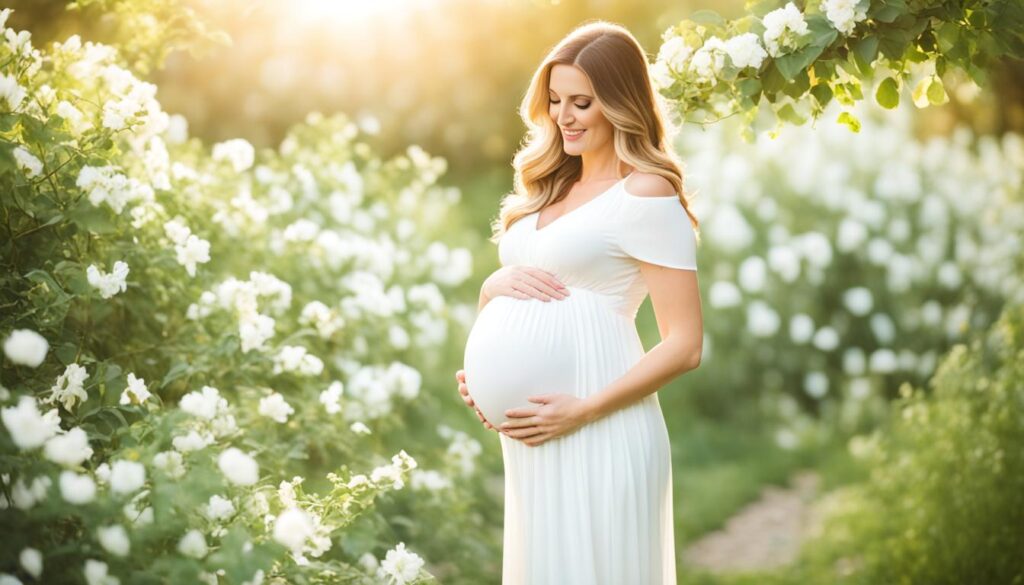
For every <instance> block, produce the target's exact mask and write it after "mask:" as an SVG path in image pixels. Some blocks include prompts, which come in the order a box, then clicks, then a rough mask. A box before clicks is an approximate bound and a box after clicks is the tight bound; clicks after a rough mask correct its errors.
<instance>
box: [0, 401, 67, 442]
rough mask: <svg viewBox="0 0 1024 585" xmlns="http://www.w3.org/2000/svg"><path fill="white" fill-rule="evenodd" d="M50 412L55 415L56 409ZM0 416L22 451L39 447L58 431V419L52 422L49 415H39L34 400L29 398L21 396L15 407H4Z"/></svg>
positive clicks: (51, 417)
mask: <svg viewBox="0 0 1024 585" xmlns="http://www.w3.org/2000/svg"><path fill="white" fill-rule="evenodd" d="M50 412H52V413H53V415H56V414H57V413H56V409H54V410H52V411H50ZM0 416H2V418H3V421H4V426H6V427H7V432H9V433H10V434H11V439H12V440H13V441H14V444H15V445H17V446H18V448H20V449H23V450H25V449H35V448H36V447H39V446H41V445H42V444H43V443H45V442H46V441H47V440H49V439H50V437H52V436H54V435H56V434H57V432H58V430H59V429H60V419H59V418H57V420H56V421H54V416H50V413H47V414H46V415H42V414H40V412H39V407H38V406H37V404H36V400H35V398H32V397H31V396H22V397H21V398H19V399H18V404H17V405H16V406H8V407H5V408H4V409H3V411H2V413H0Z"/></svg>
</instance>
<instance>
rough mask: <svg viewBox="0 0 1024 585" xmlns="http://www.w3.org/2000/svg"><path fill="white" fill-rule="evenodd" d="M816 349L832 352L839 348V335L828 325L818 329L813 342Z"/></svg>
mask: <svg viewBox="0 0 1024 585" xmlns="http://www.w3.org/2000/svg"><path fill="white" fill-rule="evenodd" d="M812 343H813V344H814V347H816V348H818V349H820V350H821V351H832V350H833V349H835V348H837V347H839V333H838V332H836V330H835V329H834V328H832V327H830V326H828V325H826V326H824V327H822V328H821V329H818V331H817V332H816V333H815V334H814V339H813V341H812Z"/></svg>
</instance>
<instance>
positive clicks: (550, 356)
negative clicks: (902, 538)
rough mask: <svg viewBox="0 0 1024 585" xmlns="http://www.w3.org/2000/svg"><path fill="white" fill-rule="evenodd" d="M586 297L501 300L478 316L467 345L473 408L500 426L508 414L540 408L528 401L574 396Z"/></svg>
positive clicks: (574, 293)
mask: <svg viewBox="0 0 1024 585" xmlns="http://www.w3.org/2000/svg"><path fill="white" fill-rule="evenodd" d="M584 296H585V293H582V292H581V291H578V290H576V289H574V290H572V294H570V295H569V296H568V297H566V298H565V299H561V300H552V301H547V302H545V301H541V300H539V299H532V298H531V299H517V298H514V297H508V296H499V297H495V298H493V299H491V300H490V301H488V303H487V304H486V305H485V306H484V308H483V310H481V311H480V313H479V314H478V315H477V318H476V321H475V322H474V323H473V328H472V329H471V330H470V332H469V336H468V338H467V340H466V351H465V356H464V358H465V359H464V362H463V369H464V370H465V372H466V387H467V388H468V389H469V395H470V396H471V397H472V398H473V402H475V403H476V405H477V407H478V408H479V409H480V411H481V412H482V413H483V415H484V417H485V418H486V419H487V421H488V422H490V423H491V424H493V425H495V426H497V425H499V424H501V423H503V422H505V421H506V420H508V418H507V417H506V416H505V411H506V410H508V409H510V408H516V407H522V406H537V404H536V403H533V402H530V401H528V400H527V399H526V398H527V397H528V396H533V395H537V394H574V393H575V390H576V388H575V386H576V373H577V362H578V360H579V358H580V356H579V355H578V353H579V350H578V337H579V334H580V331H579V324H578V323H577V322H576V320H577V318H578V315H579V308H580V307H579V306H576V307H575V309H576V310H574V304H576V303H578V302H580V301H585V299H584V298H583V297H584Z"/></svg>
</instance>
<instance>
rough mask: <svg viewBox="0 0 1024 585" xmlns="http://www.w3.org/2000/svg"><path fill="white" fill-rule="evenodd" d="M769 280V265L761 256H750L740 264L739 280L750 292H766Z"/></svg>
mask: <svg viewBox="0 0 1024 585" xmlns="http://www.w3.org/2000/svg"><path fill="white" fill-rule="evenodd" d="M767 278H768V265H767V264H766V263H765V261H764V260H763V259H762V258H761V257H760V256H750V257H749V258H746V259H745V260H743V262H741V263H740V267H739V276H738V280H739V283H740V286H742V287H743V289H744V290H746V291H748V292H760V291H762V290H764V285H765V281H766V280H767Z"/></svg>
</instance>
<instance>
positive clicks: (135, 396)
mask: <svg viewBox="0 0 1024 585" xmlns="http://www.w3.org/2000/svg"><path fill="white" fill-rule="evenodd" d="M150 396H152V394H150V393H149V390H147V389H146V381H145V380H143V379H142V378H136V377H135V374H134V373H132V372H128V385H127V386H126V387H125V389H124V391H123V392H121V404H133V403H134V404H142V403H143V402H145V401H147V400H149V397H150Z"/></svg>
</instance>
